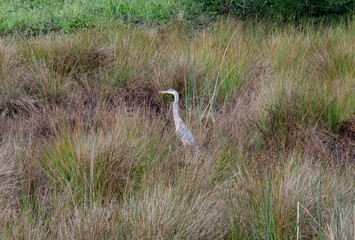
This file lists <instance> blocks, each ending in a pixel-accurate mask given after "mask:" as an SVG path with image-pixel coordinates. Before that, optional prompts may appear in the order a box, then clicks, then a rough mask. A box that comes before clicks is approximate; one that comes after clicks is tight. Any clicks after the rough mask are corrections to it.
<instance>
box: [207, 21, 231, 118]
mask: <svg viewBox="0 0 355 240" xmlns="http://www.w3.org/2000/svg"><path fill="white" fill-rule="evenodd" d="M237 29H238V27H236V28H235V29H234V31H233V33H232V35H231V37H230V38H229V41H228V43H227V46H226V48H225V50H224V53H223V57H222V61H221V64H220V65H219V68H218V72H217V79H216V83H215V85H214V89H213V93H212V97H211V99H210V102H209V103H208V105H207V106H206V108H205V110H204V111H203V113H202V116H201V119H202V118H203V117H204V115H205V113H206V111H207V109H209V111H208V116H207V119H208V118H209V117H210V116H211V115H213V113H212V111H213V105H214V104H213V103H214V102H215V99H216V97H217V92H218V89H219V87H218V86H219V76H220V74H221V69H222V66H223V63H224V59H225V57H226V54H227V51H228V49H229V45H230V43H231V41H232V39H233V37H234V35H235V33H236V32H237ZM212 121H213V122H214V119H213V116H212Z"/></svg>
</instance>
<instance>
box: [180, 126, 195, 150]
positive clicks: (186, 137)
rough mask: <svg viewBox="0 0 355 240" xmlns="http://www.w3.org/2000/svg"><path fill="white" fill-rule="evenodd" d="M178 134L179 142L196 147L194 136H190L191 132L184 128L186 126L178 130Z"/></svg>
mask: <svg viewBox="0 0 355 240" xmlns="http://www.w3.org/2000/svg"><path fill="white" fill-rule="evenodd" d="M178 134H179V136H180V138H181V141H182V142H183V143H185V144H186V145H191V146H197V143H196V141H195V139H194V136H192V133H191V131H190V130H189V129H188V128H187V127H186V125H184V126H183V127H182V128H180V129H179V130H178Z"/></svg>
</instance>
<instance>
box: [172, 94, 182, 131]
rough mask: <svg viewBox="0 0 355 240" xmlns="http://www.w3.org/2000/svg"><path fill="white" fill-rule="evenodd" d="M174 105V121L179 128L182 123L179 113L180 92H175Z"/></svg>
mask: <svg viewBox="0 0 355 240" xmlns="http://www.w3.org/2000/svg"><path fill="white" fill-rule="evenodd" d="M174 97H175V100H174V105H173V114H174V122H175V128H176V130H178V127H179V125H180V122H182V119H181V118H180V115H179V94H178V93H174Z"/></svg>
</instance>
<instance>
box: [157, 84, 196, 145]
mask: <svg viewBox="0 0 355 240" xmlns="http://www.w3.org/2000/svg"><path fill="white" fill-rule="evenodd" d="M159 93H169V94H173V95H174V98H175V99H174V105H173V115H174V123H175V132H176V133H177V134H178V136H179V137H180V139H181V141H182V143H183V144H184V146H192V147H193V148H194V150H195V151H197V150H198V149H199V147H198V145H197V143H196V141H195V139H194V137H193V136H192V133H191V131H190V130H189V129H188V128H187V126H186V124H185V123H184V121H183V120H182V119H181V117H180V115H179V93H178V92H177V91H176V90H175V89H169V90H166V91H160V92H159Z"/></svg>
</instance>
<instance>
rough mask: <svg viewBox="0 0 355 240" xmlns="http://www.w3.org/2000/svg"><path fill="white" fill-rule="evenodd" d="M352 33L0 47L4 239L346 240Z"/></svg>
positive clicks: (234, 32)
mask: <svg viewBox="0 0 355 240" xmlns="http://www.w3.org/2000/svg"><path fill="white" fill-rule="evenodd" d="M354 29H355V25H354V23H353V22H348V23H347V25H338V26H332V27H325V28H321V29H315V28H314V27H312V26H305V27H304V28H303V29H299V28H295V27H291V26H287V27H277V26H270V25H267V24H263V23H259V24H253V25H248V24H247V23H243V22H238V21H233V20H226V21H221V22H218V23H216V24H215V25H214V26H213V27H211V28H209V29H204V30H201V31H198V32H193V33H189V32H187V31H186V29H183V28H179V27H177V28H172V29H165V30H162V31H160V30H157V29H150V28H146V29H129V28H113V29H107V28H105V29H92V30H87V31H81V32H80V33H75V34H71V35H63V34H52V35H47V36H41V37H36V38H30V39H15V38H11V37H6V38H1V39H0V82H1V85H0V92H1V95H0V96H1V97H0V110H1V112H0V134H1V135H0V150H1V151H0V181H1V184H0V185H1V186H0V216H1V220H0V229H1V230H0V236H1V238H6V239H18V238H30V239H31V238H37V239H57V238H60V239H63V238H64V239H77V238H85V239H89V238H93V239H100V238H107V239H117V238H122V239H137V238H138V239H140V238H149V239H156V238H164V239H174V238H175V239H297V237H298V239H352V236H354V231H355V230H354V221H355V219H354V214H353V212H354V201H355V196H354V191H353V189H354V183H355V168H354V156H355V155H354V148H353V146H354V138H353V137H354V129H355V128H354V94H353V85H354V78H355V64H354V63H355V62H354V59H355V58H354V57H353V56H355V48H354V45H353V42H354V41H355V35H354V32H355V31H354ZM169 88H175V89H177V90H178V91H179V93H180V100H181V101H180V113H181V115H182V117H183V118H184V119H186V122H187V123H188V125H189V128H190V129H191V131H192V133H193V134H194V136H195V138H196V140H197V141H198V143H199V145H200V146H201V151H200V152H199V153H198V154H196V153H193V152H190V151H189V150H188V149H185V148H183V146H182V145H181V144H180V142H179V139H178V138H177V137H176V136H175V134H174V130H173V129H174V127H173V121H172V109H171V101H172V99H171V98H168V97H163V96H160V95H158V94H157V91H158V90H164V89H169ZM93 193H94V194H93ZM91 202H92V204H91ZM298 203H300V205H299V206H300V207H299V210H297V204H298ZM297 227H299V231H297Z"/></svg>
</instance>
